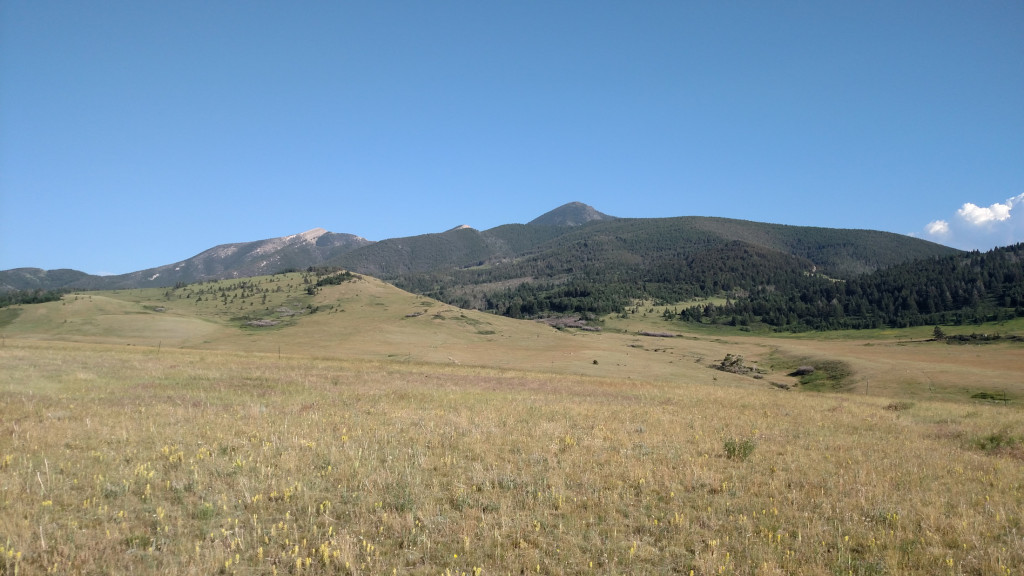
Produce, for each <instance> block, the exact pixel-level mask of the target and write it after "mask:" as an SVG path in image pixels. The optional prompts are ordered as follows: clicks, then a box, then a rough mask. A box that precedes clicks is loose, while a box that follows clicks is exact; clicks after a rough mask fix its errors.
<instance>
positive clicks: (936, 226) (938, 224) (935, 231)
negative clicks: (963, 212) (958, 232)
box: [924, 220, 949, 236]
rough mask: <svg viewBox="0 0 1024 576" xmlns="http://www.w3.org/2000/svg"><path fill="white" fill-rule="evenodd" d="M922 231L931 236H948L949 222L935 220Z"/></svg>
mask: <svg viewBox="0 0 1024 576" xmlns="http://www.w3.org/2000/svg"><path fill="white" fill-rule="evenodd" d="M924 229H925V230H926V231H927V232H928V234H930V235H932V236H945V235H946V234H949V222H946V221H945V220H935V221H934V222H929V223H928V225H927V226H925V227H924Z"/></svg>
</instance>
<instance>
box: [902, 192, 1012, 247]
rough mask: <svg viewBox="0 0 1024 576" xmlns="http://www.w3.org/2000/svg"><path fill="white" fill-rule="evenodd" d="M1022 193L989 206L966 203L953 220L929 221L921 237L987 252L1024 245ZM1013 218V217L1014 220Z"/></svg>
mask: <svg viewBox="0 0 1024 576" xmlns="http://www.w3.org/2000/svg"><path fill="white" fill-rule="evenodd" d="M1018 205H1024V194H1018V195H1017V196H1014V197H1012V198H1008V199H1006V200H1005V201H1003V202H996V203H994V204H992V205H990V206H978V205H977V204H974V203H973V202H965V203H964V204H963V205H962V206H961V207H960V209H959V210H957V211H956V214H955V215H954V217H953V218H948V219H937V220H932V221H931V222H929V223H928V224H927V225H925V227H924V234H923V235H922V236H924V237H926V238H929V239H931V240H932V241H935V242H940V243H942V244H946V245H948V246H953V247H956V248H960V249H962V250H989V249H991V248H994V247H996V246H1008V245H1010V244H1015V243H1017V242H1024V216H1022V215H1020V214H1017V212H1020V211H1021V210H1024V208H1021V209H1016V208H1017V206H1018ZM1014 216H1016V217H1014Z"/></svg>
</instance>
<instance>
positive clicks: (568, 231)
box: [337, 217, 958, 316]
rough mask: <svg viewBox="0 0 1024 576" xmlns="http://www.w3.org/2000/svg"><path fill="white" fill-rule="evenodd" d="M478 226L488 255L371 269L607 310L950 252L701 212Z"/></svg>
mask: <svg viewBox="0 0 1024 576" xmlns="http://www.w3.org/2000/svg"><path fill="white" fill-rule="evenodd" d="M474 234H475V236H474V237H472V238H469V237H467V238H464V239H463V245H464V246H465V245H467V244H468V243H469V242H470V241H472V242H475V243H477V245H480V244H482V245H484V246H489V247H491V249H492V252H491V256H490V257H489V258H486V259H480V254H479V253H472V254H469V253H464V254H460V256H462V259H461V261H460V260H459V259H458V258H452V259H449V260H448V261H446V262H444V263H440V262H436V261H433V260H431V259H430V258H421V259H419V260H417V261H415V262H414V263H412V265H411V266H402V265H395V266H391V267H387V268H385V269H378V270H377V272H378V274H379V275H380V276H381V278H383V279H385V280H388V281H390V282H393V283H394V284H395V285H397V286H399V287H401V288H403V289H406V290H409V291H411V292H417V293H420V294H425V295H428V296H431V297H434V298H437V299H439V300H443V301H446V302H449V303H451V304H455V305H458V306H462V307H471V308H479V309H486V310H490V311H493V312H496V313H499V314H504V315H510V316H535V315H544V314H563V313H577V314H579V313H588V314H604V313H608V312H612V311H615V310H618V309H621V308H622V307H623V306H625V305H627V304H628V303H629V302H631V301H632V300H633V299H654V300H659V301H665V302H678V301H682V300H686V299H690V298H693V297H698V296H712V295H719V294H732V295H733V296H734V297H735V296H737V295H740V294H742V293H745V292H747V291H750V290H752V289H754V288H757V287H762V286H773V285H791V284H793V283H794V282H795V281H796V279H799V278H802V277H805V276H808V275H816V276H824V277H828V278H831V279H847V278H853V277H855V276H857V275H859V274H864V273H869V272H872V271H875V270H879V269H883V268H886V267H889V266H893V265H896V264H899V263H902V262H907V261H912V260H917V259H924V258H933V257H939V256H945V255H950V254H956V253H958V251H957V250H954V249H952V248H948V247H945V246H941V245H938V244H934V243H931V242H926V241H922V240H918V239H915V238H910V237H907V236H901V235H899V234H892V233H887V232H878V231H872V230H839V229H831V228H817V227H806V226H785V225H779V224H765V223H759V222H749V221H743V220H733V219H728V218H707V217H675V218H614V219H604V220H592V221H590V222H587V223H584V224H579V225H575V226H573V225H563V226H544V225H534V224H527V225H508V226H501V227H498V228H494V229H491V230H485V231H483V232H475V231H474ZM376 248H377V247H376V246H373V247H368V248H364V249H360V250H355V251H352V252H351V253H348V254H345V255H343V256H342V257H340V258H339V259H338V260H337V263H339V264H340V265H343V266H345V267H347V268H351V269H353V270H355V271H361V268H360V267H361V265H362V262H361V261H360V260H359V259H360V258H361V257H362V256H363V255H364V254H365V253H366V252H367V251H369V250H374V249H376ZM421 252H425V251H421ZM448 255H449V256H454V254H453V253H449V254H448ZM381 261H382V260H380V259H378V260H377V262H378V263H380V262H381ZM397 262H399V263H401V261H400V260H397ZM367 273H370V272H368V271H367Z"/></svg>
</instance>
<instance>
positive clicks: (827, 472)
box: [0, 318, 1024, 574]
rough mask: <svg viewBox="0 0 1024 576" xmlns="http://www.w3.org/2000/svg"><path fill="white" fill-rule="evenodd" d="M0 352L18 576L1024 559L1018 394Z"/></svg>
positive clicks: (9, 529) (769, 570) (76, 348)
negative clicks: (798, 390) (935, 397)
mask: <svg viewBox="0 0 1024 576" xmlns="http://www.w3.org/2000/svg"><path fill="white" fill-rule="evenodd" d="M423 319H425V318H416V319H412V320H414V321H420V320H423ZM691 363H692V362H691ZM0 365H2V366H3V370H2V371H0V414H2V421H0V546H3V548H2V549H0V573H4V574H14V573H19V574H31V573H46V572H54V573H63V574H93V573H104V574H128V573H161V574H210V573H218V572H219V573H225V574H275V573H278V574H284V573H290V574H336V573H342V574H382V573H403V574H445V573H452V574H462V573H466V574H473V573H482V574H506V573H514V574H520V573H543V574H578V573H599V574H623V573H629V574H650V573H681V574H688V573H690V571H693V573H694V574H720V573H723V574H849V573H853V574H882V573H887V574H888V573H900V574H1012V573H1019V572H1020V570H1021V569H1022V567H1024V547H1021V546H1020V534H1021V530H1022V526H1021V522H1022V513H1024V462H1022V461H1021V460H1019V459H1017V458H1015V457H1013V455H1012V453H1011V451H1012V447H1010V448H1008V449H1007V450H1006V451H1002V450H987V449H983V448H980V447H979V446H981V445H982V444H979V441H978V439H984V438H986V437H987V436H990V435H992V434H1000V435H999V438H1016V437H1021V436H1022V433H1021V432H1022V431H1021V425H1020V422H1021V421H1022V419H1021V412H1020V410H1019V409H1017V408H1015V407H1014V406H1013V405H1012V404H1011V405H1010V406H1009V407H1004V406H1001V405H995V404H981V403H979V404H957V403H948V402H934V401H930V400H927V399H924V400H915V401H914V403H913V405H910V406H906V407H905V408H904V409H901V410H898V411H894V410H891V409H890V410H887V409H886V406H887V405H889V404H890V403H891V402H892V399H886V398H874V397H864V396H850V395H845V396H843V395H806V394H795V393H787V392H781V391H778V390H775V389H771V388H770V387H767V386H766V385H764V384H763V383H759V382H758V381H755V380H752V379H749V378H739V377H736V378H726V376H727V375H724V374H723V375H722V379H720V380H718V381H708V382H700V383H698V382H689V381H685V380H680V379H675V380H669V381H647V382H638V381H635V380H633V381H631V380H628V379H624V378H605V379H598V378H592V377H585V376H573V375H565V374H563V375H558V374H541V373H536V372H533V373H524V372H516V371H512V370H508V369H491V368H482V367H467V366H457V365H454V364H448V365H439V364H422V363H418V362H411V361H410V362H387V361H372V360H337V359H311V358H308V357H294V356H288V355H283V356H282V357H280V358H279V357H278V356H277V355H276V354H238V353H233V352H202V351H180V350H166V349H163V350H160V351H159V353H158V352H157V350H155V349H145V348H137V347H125V346H100V345H83V344H60V343H34V342H30V341H24V340H14V341H12V340H10V339H8V340H7V341H6V345H5V346H4V347H3V348H0ZM601 366H602V367H603V366H604V363H603V362H602V365H601ZM1002 431H1006V432H1005V434H1003V432H1002ZM730 438H733V439H738V440H740V441H749V442H751V443H752V445H753V446H754V449H753V452H752V453H751V454H750V455H749V457H748V458H746V459H739V458H729V457H727V453H726V449H725V442H726V440H727V439H730ZM1003 441H1004V440H1000V442H1003ZM1005 441H1006V442H1012V440H1005Z"/></svg>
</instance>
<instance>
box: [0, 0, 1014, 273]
mask: <svg viewBox="0 0 1024 576" xmlns="http://www.w3.org/2000/svg"><path fill="white" fill-rule="evenodd" d="M570 201H581V202H585V203H587V204H590V205H592V206H594V207H595V208H597V209H598V210H600V211H602V212H605V213H608V214H612V215H615V216H623V217H662V216H685V215H706V216H724V217H732V218H742V219H748V220H757V221H762V222H777V223H784V224H797V225H810V226H828V227H836V228H868V229H877V230H887V231H892V232H898V233H901V234H912V235H915V236H917V237H920V238H926V239H931V240H935V241H938V242H941V243H944V244H947V245H950V246H955V247H958V248H969V249H975V248H977V249H983V250H984V249H988V248H991V247H993V246H997V245H1006V244H1011V243H1015V242H1021V241H1024V3H1022V2H1019V1H1016V0H1006V1H991V2H944V1H934V0H930V1H923V2H901V1H878V2H873V1H863V2H861V1H858V2H845V1H844V2H820V1H813V2H789V1H780V2H761V1H758V2H710V1H709V2H696V1H679V2H677V1H652V2H630V3H627V2H593V1H587V2H550V1H523V2H520V1H516V2H489V1H488V2H477V1H464V2H412V1H406V2H387V1H373V2H369V1H367V2H347V1H346V2H342V1H331V2H228V1H223V2H219V1H218V2H206V1H204V2H190V1H175V2H155V1H145V0H143V1H140V0H131V1H126V2H116V1H101V2H77V1H73V2H61V1H44V2H38V1H25V0H5V1H3V2H0V269H9V268H15V267H23V266H31V267H39V268H46V269H53V268H75V269H79V270H84V271H86V272H91V273H123V272H129V271H133V270H139V269H144V268H149V267H153V266H158V265H162V264H169V263H173V262H176V261H178V260H182V259H185V258H188V257H190V256H192V255H195V254H196V253H198V252H200V251H202V250H205V249H207V248H210V247H212V246H214V245H217V244H223V243H229V242H243V241H250V240H259V239H264V238H271V237H276V236H284V235H288V234H294V233H298V232H302V231H304V230H308V229H310V228H315V227H323V228H326V229H328V230H331V231H333V232H347V233H352V234H357V235H360V236H364V237H366V238H369V239H372V240H380V239H384V238H389V237H396V236H411V235H416V234H423V233H428V232H440V231H443V230H446V229H448V228H451V227H454V226H457V225H460V224H468V225H471V226H473V227H475V228H477V229H481V230H482V229H487V228H490V227H493V226H497V225H500V224H504V223H510V222H527V221H529V220H531V219H533V218H534V217H536V216H538V215H540V214H542V213H544V212H546V211H548V210H550V209H552V208H555V207H557V206H559V205H561V204H564V203H566V202H570Z"/></svg>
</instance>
